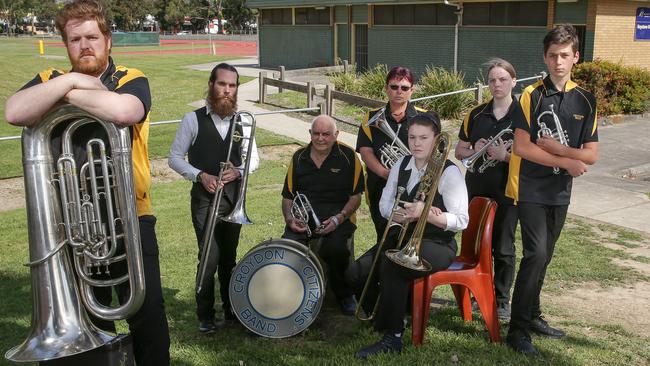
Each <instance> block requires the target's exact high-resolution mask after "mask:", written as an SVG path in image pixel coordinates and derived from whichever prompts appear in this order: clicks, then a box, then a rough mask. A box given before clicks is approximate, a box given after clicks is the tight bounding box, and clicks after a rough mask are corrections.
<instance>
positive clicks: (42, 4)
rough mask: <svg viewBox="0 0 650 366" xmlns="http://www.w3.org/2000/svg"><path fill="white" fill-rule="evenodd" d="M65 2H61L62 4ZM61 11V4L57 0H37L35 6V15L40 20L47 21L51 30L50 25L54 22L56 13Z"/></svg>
mask: <svg viewBox="0 0 650 366" xmlns="http://www.w3.org/2000/svg"><path fill="white" fill-rule="evenodd" d="M62 5H63V4H61V6H62ZM58 11H59V5H57V2H56V0H41V1H37V2H36V4H35V7H34V15H36V18H37V19H38V21H39V22H42V23H47V24H48V25H47V30H48V32H49V31H50V25H51V24H53V23H54V19H55V18H56V14H57V13H58Z"/></svg>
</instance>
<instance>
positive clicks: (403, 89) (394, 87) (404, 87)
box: [388, 84, 411, 92]
mask: <svg viewBox="0 0 650 366" xmlns="http://www.w3.org/2000/svg"><path fill="white" fill-rule="evenodd" d="M388 87H389V88H390V89H391V90H397V89H400V88H401V89H402V91H403V92H407V91H409V90H411V86H407V85H394V84H391V85H389V86H388Z"/></svg>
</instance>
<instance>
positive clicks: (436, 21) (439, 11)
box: [373, 4, 456, 25]
mask: <svg viewBox="0 0 650 366" xmlns="http://www.w3.org/2000/svg"><path fill="white" fill-rule="evenodd" d="M455 10H456V8H454V7H453V6H447V5H442V4H407V5H375V6H374V7H373V24H374V25H454V24H456V14H454V11H455Z"/></svg>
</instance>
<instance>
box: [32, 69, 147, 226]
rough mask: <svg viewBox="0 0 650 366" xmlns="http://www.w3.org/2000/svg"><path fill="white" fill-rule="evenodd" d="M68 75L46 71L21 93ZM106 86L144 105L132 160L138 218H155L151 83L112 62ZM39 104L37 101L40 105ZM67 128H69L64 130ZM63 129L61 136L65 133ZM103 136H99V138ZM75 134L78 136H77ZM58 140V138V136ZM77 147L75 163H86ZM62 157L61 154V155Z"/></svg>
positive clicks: (94, 134)
mask: <svg viewBox="0 0 650 366" xmlns="http://www.w3.org/2000/svg"><path fill="white" fill-rule="evenodd" d="M64 74H66V71H62V70H57V69H54V68H50V69H47V70H45V71H42V72H40V73H38V75H36V77H34V79H32V80H31V81H29V82H28V83H27V84H25V85H24V86H23V87H22V88H21V89H20V90H23V89H27V88H30V87H32V86H35V85H38V84H42V83H45V82H48V81H49V80H52V79H54V78H56V77H59V76H61V75H64ZM99 79H100V80H101V82H102V84H104V85H105V86H106V88H107V89H108V90H109V91H113V92H115V93H118V94H131V95H133V96H135V97H137V98H138V99H140V101H141V102H142V105H143V106H144V116H145V118H144V119H143V120H142V121H141V122H140V123H138V124H136V125H133V126H131V127H130V132H131V156H132V157H133V159H132V161H133V177H134V181H135V193H136V207H137V210H138V216H144V215H152V214H153V210H152V207H151V197H150V190H151V169H150V167H149V149H148V143H147V142H148V139H149V109H150V108H151V92H150V90H149V81H148V80H147V78H146V77H145V75H144V74H143V73H142V72H141V71H140V70H138V69H132V68H128V67H126V66H120V65H117V66H116V65H115V64H114V63H113V58H112V57H109V58H108V68H107V69H106V71H104V73H102V75H101V76H100V78H99ZM37 102H38V101H35V103H37ZM61 127H65V126H61ZM62 132H63V131H62V129H61V131H60V132H58V134H60V133H62ZM98 133H99V134H100V135H97V134H98ZM56 134H57V131H53V135H56ZM77 134H79V135H83V136H81V137H80V138H79V141H82V140H84V142H85V140H88V139H89V138H92V137H102V136H105V133H103V131H97V130H96V129H94V131H88V130H84V129H83V128H82V129H80V130H79V131H78V132H77ZM77 134H75V136H77ZM55 138H56V136H55ZM77 145H78V144H75V154H74V155H75V159H76V160H77V161H78V162H80V161H85V153H84V152H83V151H85V145H84V146H82V147H81V148H83V149H84V150H83V151H81V150H80V148H78V146H77ZM52 146H53V147H55V146H60V143H58V144H57V143H56V142H55V141H53V143H52ZM57 155H58V154H57Z"/></svg>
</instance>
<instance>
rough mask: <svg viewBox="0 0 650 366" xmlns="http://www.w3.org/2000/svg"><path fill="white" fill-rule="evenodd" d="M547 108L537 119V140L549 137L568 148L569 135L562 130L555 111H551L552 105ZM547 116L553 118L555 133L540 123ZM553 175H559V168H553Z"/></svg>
mask: <svg viewBox="0 0 650 366" xmlns="http://www.w3.org/2000/svg"><path fill="white" fill-rule="evenodd" d="M548 107H549V110H548V111H544V112H542V113H540V114H539V116H538V117H537V125H538V126H539V131H537V138H538V139H539V138H542V137H550V138H552V139H555V140H556V141H557V142H559V143H561V144H562V145H564V146H569V134H568V133H567V131H566V130H564V129H563V128H562V123H560V118H559V117H558V116H557V114H556V113H555V110H554V109H553V104H551V105H549V106H548ZM547 114H550V115H551V116H553V122H554V123H555V131H553V130H552V129H550V128H549V127H548V126H546V123H544V122H542V117H543V116H545V115H547ZM553 174H560V168H558V167H554V168H553Z"/></svg>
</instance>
